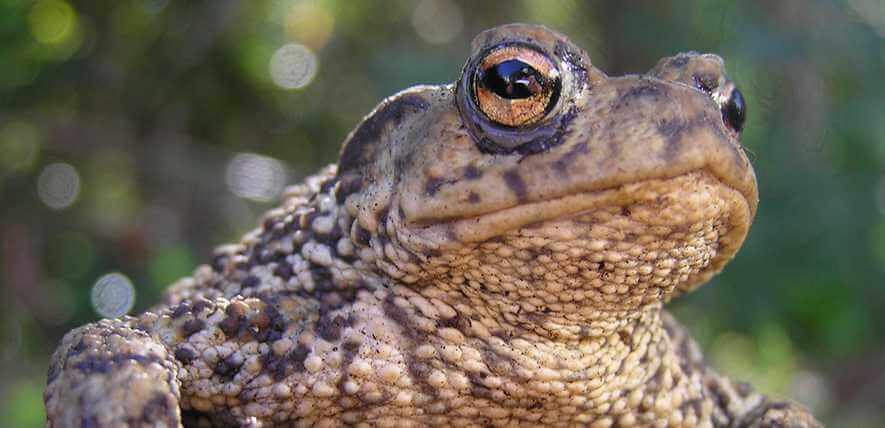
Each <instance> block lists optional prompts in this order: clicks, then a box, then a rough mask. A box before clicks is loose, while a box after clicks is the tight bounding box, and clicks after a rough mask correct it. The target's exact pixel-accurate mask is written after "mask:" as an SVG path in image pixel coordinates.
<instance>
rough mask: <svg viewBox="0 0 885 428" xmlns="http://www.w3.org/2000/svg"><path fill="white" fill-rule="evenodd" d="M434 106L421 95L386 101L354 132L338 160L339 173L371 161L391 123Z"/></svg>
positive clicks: (394, 123)
mask: <svg viewBox="0 0 885 428" xmlns="http://www.w3.org/2000/svg"><path fill="white" fill-rule="evenodd" d="M428 108H430V103H429V102H427V100H425V99H424V98H423V97H421V96H420V95H417V94H409V95H404V96H402V97H399V98H397V99H395V100H393V101H392V102H390V103H388V104H385V105H384V106H382V107H381V108H379V109H378V110H377V111H375V113H374V114H372V115H371V116H369V118H368V119H366V120H365V121H364V122H363V123H362V124H360V126H359V127H358V128H357V129H356V130H355V131H353V134H351V137H350V139H348V140H347V143H345V145H344V149H343V150H342V151H341V157H340V160H339V162H338V176H339V177H340V176H342V175H343V174H345V173H347V172H349V171H351V170H353V169H357V168H359V167H360V166H362V165H363V164H364V163H365V162H367V161H368V160H369V159H370V158H371V157H372V153H374V151H375V145H376V144H378V143H379V142H380V141H381V139H382V138H383V136H384V135H385V132H387V129H388V127H389V126H397V125H399V124H400V123H402V122H403V120H404V119H405V118H406V117H408V116H409V115H412V114H419V113H422V112H423V111H425V110H427V109H428Z"/></svg>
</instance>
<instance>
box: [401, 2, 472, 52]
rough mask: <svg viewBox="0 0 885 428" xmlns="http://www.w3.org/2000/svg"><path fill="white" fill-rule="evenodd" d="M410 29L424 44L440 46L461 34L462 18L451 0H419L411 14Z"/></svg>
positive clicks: (462, 27)
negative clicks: (413, 30)
mask: <svg viewBox="0 0 885 428" xmlns="http://www.w3.org/2000/svg"><path fill="white" fill-rule="evenodd" d="M412 27H414V28H415V33H417V34H418V37H420V38H421V39H422V40H424V41H425V42H427V43H431V44H435V45H440V44H443V43H448V42H450V41H452V39H454V38H455V37H457V36H458V35H459V34H461V30H463V29H464V16H463V15H462V13H461V8H460V7H459V6H458V5H457V4H455V3H453V2H452V1H451V0H421V2H420V3H418V6H417V7H415V11H414V12H413V13H412Z"/></svg>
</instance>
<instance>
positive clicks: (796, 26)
mask: <svg viewBox="0 0 885 428" xmlns="http://www.w3.org/2000/svg"><path fill="white" fill-rule="evenodd" d="M511 21H526V22H537V23H544V24H546V25H548V26H550V27H553V28H556V29H558V30H560V31H562V32H564V33H566V34H567V35H569V36H570V37H571V38H572V40H574V41H575V42H577V43H578V44H580V45H582V46H584V47H585V48H586V49H587V50H588V51H589V53H590V56H591V58H593V61H594V63H595V65H596V66H598V67H600V68H601V69H603V70H605V71H607V72H608V73H610V74H622V73H625V72H641V71H643V70H647V69H649V68H651V67H652V66H653V65H654V64H655V63H656V61H657V59H658V58H660V57H662V56H667V55H671V54H674V53H676V52H679V51H686V50H698V51H709V52H716V53H719V54H720V55H722V56H723V57H724V58H725V59H726V63H727V66H728V69H729V71H730V73H731V77H732V78H733V79H734V80H735V81H736V82H737V83H738V85H739V87H740V88H741V90H742V91H743V92H744V94H745V95H746V97H747V100H748V103H749V122H748V124H747V125H746V131H745V135H744V138H743V142H744V143H745V144H746V146H747V148H748V150H749V151H750V152H751V156H752V160H753V163H754V164H755V167H756V172H757V175H758V179H759V184H760V193H761V198H762V201H761V203H760V208H759V213H758V216H757V219H756V223H755V226H754V228H753V229H752V230H751V233H750V236H749V239H748V241H747V243H746V245H745V246H744V249H743V250H742V251H741V252H740V253H739V254H738V256H737V258H736V259H735V261H734V262H733V263H731V265H730V266H729V267H728V268H727V269H726V271H725V273H724V274H723V275H721V276H720V277H719V278H718V279H716V280H715V281H714V282H713V283H712V284H711V286H707V287H703V288H702V289H700V290H699V291H698V292H696V293H694V294H692V295H690V296H688V297H686V298H683V299H681V300H680V301H678V302H675V304H674V305H673V306H675V310H676V312H677V313H678V315H679V316H680V318H681V319H683V320H684V321H685V322H686V323H687V324H688V325H689V327H690V328H691V329H692V331H693V332H694V333H695V335H696V337H697V338H698V340H699V341H700V342H701V343H702V345H703V346H704V348H705V349H706V351H707V354H708V356H709V358H710V359H711V360H712V361H713V363H714V364H716V365H717V366H718V367H719V368H721V369H722V371H724V372H726V373H728V374H730V375H733V376H735V377H737V378H741V379H746V380H749V381H752V382H754V383H755V384H756V385H757V386H758V387H759V388H761V389H762V390H764V391H768V392H770V393H773V394H776V395H780V396H791V397H795V398H797V399H799V400H801V401H803V402H804V403H806V404H807V405H809V406H811V407H813V408H814V409H815V411H816V412H817V413H818V414H819V415H821V417H822V419H823V420H824V421H826V422H828V423H829V424H830V425H832V426H839V427H851V426H857V427H862V426H869V427H872V426H881V421H882V420H885V410H883V404H885V367H883V365H885V346H883V345H885V334H883V333H885V331H883V330H885V117H883V112H885V97H883V96H882V95H883V88H885V79H883V76H885V43H883V40H885V39H883V37H885V2H881V1H879V0H846V1H822V0H820V1H814V0H812V1H781V2H763V1H758V2H732V1H703V2H700V1H699V2H643V3H638V2H607V3H589V2H587V3H584V2H567V1H513V2H500V3H486V2H482V3H480V2H468V1H463V2H462V1H454V0H421V1H404V0H401V1H387V2H384V3H381V2H357V1H350V0H326V1H299V0H249V1H245V0H242V1H236V0H201V1H196V0H190V1H179V2H169V1H166V0H144V1H121V0H113V1H110V0H106V1H89V2H72V1H69V0H40V1H30V0H0V281H2V294H0V301H2V304H3V307H2V309H0V421H4V422H5V424H6V426H22V427H27V426H38V425H41V424H42V423H43V417H44V416H43V407H42V406H43V405H42V397H41V394H42V389H43V387H44V383H45V373H46V367H47V364H48V363H47V361H48V358H49V355H50V354H51V352H52V350H53V349H54V347H55V345H56V343H57V341H58V340H59V339H60V338H61V336H62V335H63V334H64V332H65V331H66V330H68V329H70V328H72V327H74V326H77V325H79V324H82V323H86V322H90V321H94V320H96V319H97V318H98V317H99V315H98V314H97V309H96V308H95V307H94V306H93V304H92V303H91V300H90V292H91V290H92V288H93V285H94V284H96V282H97V280H98V279H99V278H101V277H102V276H103V275H106V274H108V273H111V272H120V273H122V274H123V275H125V277H127V278H129V280H131V282H132V284H133V285H134V289H135V306H134V308H133V311H139V310H142V309H144V308H146V307H148V306H150V305H151V304H152V303H153V302H155V301H156V300H157V298H158V296H159V294H160V293H161V292H162V290H163V289H164V287H165V286H166V285H167V284H168V283H169V282H171V281H173V280H174V279H176V278H177V277H179V276H182V275H186V274H188V273H189V272H190V271H191V270H192V269H193V267H194V266H195V265H196V264H197V263H199V262H202V261H206V260H208V258H209V254H210V251H211V249H212V247H213V246H214V245H216V244H219V243H223V242H229V241H233V240H236V239H237V238H238V237H239V235H240V234H241V233H243V232H244V231H246V230H247V229H249V228H250V227H252V226H253V225H254V224H255V222H256V219H257V217H258V215H259V214H260V213H261V212H262V211H263V210H265V209H267V208H268V207H270V206H272V205H273V199H274V197H275V196H276V195H277V194H278V192H279V191H280V188H281V186H282V185H283V184H284V183H287V182H289V183H291V182H295V181H297V180H298V179H299V178H301V177H303V176H304V175H306V174H309V173H311V172H313V171H314V170H316V169H317V168H318V167H319V166H320V165H323V164H326V163H329V162H333V161H334V160H335V157H336V154H337V151H338V149H339V145H340V143H341V141H342V140H343V138H344V137H345V136H346V135H347V132H348V131H349V130H350V129H352V128H353V127H354V126H355V125H356V124H357V123H358V122H359V120H360V118H361V117H362V116H363V115H364V114H366V113H367V112H369V111H370V110H371V109H372V107H373V106H374V105H375V104H376V103H377V102H378V101H379V100H381V99H382V98H383V97H385V96H387V95H391V94H393V93H394V92H396V91H398V90H400V89H403V88H406V87H408V86H410V85H413V84H418V83H441V82H451V81H454V80H455V79H456V77H457V75H458V72H459V70H460V67H461V65H462V63H463V62H464V60H465V58H466V57H465V56H466V55H467V53H468V43H469V41H470V39H471V38H472V37H473V36H474V35H475V34H476V33H477V32H479V31H481V30H482V29H485V28H487V27H490V26H494V25H497V24H501V23H505V22H511ZM117 278H119V277H117ZM124 309H125V308H124Z"/></svg>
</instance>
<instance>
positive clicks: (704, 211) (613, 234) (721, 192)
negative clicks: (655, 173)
mask: <svg viewBox="0 0 885 428" xmlns="http://www.w3.org/2000/svg"><path fill="white" fill-rule="evenodd" d="M751 217H752V210H751V204H750V203H749V202H748V200H747V197H746V196H745V195H743V194H742V193H741V192H739V191H737V190H735V189H734V188H732V187H730V186H728V185H726V184H724V183H723V182H722V181H721V180H719V179H717V178H716V177H715V176H714V175H713V174H711V173H709V172H707V171H705V170H696V171H692V172H689V173H686V174H682V175H678V176H676V177H672V178H663V179H651V180H643V181H639V182H635V183H629V184H624V185H620V186H616V187H612V188H608V189H602V190H596V191H592V192H585V193H578V194H573V195H567V196H563V197H558V198H553V199H548V200H542V201H538V202H530V203H524V204H521V205H518V206H514V207H510V208H506V209H502V210H498V211H494V212H489V213H486V214H481V215H478V216H471V217H468V218H458V219H451V220H448V221H445V222H441V223H436V224H433V225H424V226H414V227H409V228H408V229H409V233H408V235H411V238H412V239H411V241H412V242H414V243H417V242H424V243H431V242H432V243H433V244H432V245H431V246H433V247H436V248H435V249H436V250H442V251H445V250H446V249H451V250H456V249H457V248H462V247H464V246H465V245H466V246H473V245H486V244H488V243H494V242H500V241H502V240H506V239H516V238H519V237H521V238H525V239H535V240H538V241H539V242H540V241H544V242H548V243H557V242H559V243H564V244H568V245H572V244H576V243H577V244H576V245H579V246H582V245H583V246H584V248H585V249H586V250H587V251H586V257H590V258H593V259H594V260H593V261H596V262H598V261H604V260H605V257H606V256H605V252H606V251H609V250H612V251H618V252H623V253H625V254H629V253H631V252H632V253H633V257H635V259H636V261H637V263H640V264H641V260H642V259H643V256H644V255H647V254H649V253H651V252H657V251H660V250H667V251H669V250H671V249H672V248H664V247H667V246H670V247H672V246H673V243H674V242H684V243H685V245H686V247H685V248H686V249H685V250H684V251H682V253H684V256H685V258H686V259H691V258H692V257H694V256H693V254H692V252H693V251H695V250H694V249H693V248H695V247H696V246H697V245H700V244H701V243H703V245H704V248H707V249H708V250H705V252H706V254H705V255H704V257H703V260H695V261H694V262H693V263H695V265H694V267H693V268H692V269H690V271H691V272H690V273H689V274H688V275H687V276H686V277H684V278H681V280H679V281H676V282H677V283H678V287H679V288H680V289H690V288H693V287H694V286H695V285H697V284H699V283H701V282H703V281H705V280H707V279H708V278H709V277H710V276H712V275H713V274H715V273H716V272H718V271H719V270H721V268H722V266H724V265H725V263H726V262H727V261H728V260H729V259H731V257H732V256H733V255H734V254H735V252H737V250H738V248H739V247H740V245H741V243H742V242H743V240H744V238H745V237H746V235H747V231H748V228H749V224H750V223H751ZM407 224H408V223H407ZM419 237H420V238H419ZM415 238H419V239H415ZM585 244H586V245H585ZM682 253H680V251H676V256H675V258H676V262H675V266H676V267H677V268H678V266H679V263H680V260H679V259H680V254H682ZM628 257H629V256H628ZM595 259H599V260H595ZM687 273H688V271H687Z"/></svg>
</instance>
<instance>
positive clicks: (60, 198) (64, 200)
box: [37, 163, 80, 210]
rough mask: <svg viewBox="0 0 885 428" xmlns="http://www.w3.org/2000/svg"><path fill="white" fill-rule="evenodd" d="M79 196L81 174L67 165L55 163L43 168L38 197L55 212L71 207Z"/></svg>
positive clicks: (39, 180) (38, 183)
mask: <svg viewBox="0 0 885 428" xmlns="http://www.w3.org/2000/svg"><path fill="white" fill-rule="evenodd" d="M79 194H80V174H78V173H77V170H76V169H74V167H73V166H71V165H68V164H66V163H54V164H51V165H49V166H47V167H46V168H43V171H42V172H41V173H40V177H38V178H37V195H38V196H40V200H41V201H43V203H44V204H46V205H47V206H48V207H49V208H52V209H54V210H61V209H65V208H67V207H69V206H71V204H73V203H74V202H75V201H76V200H77V195H79Z"/></svg>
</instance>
